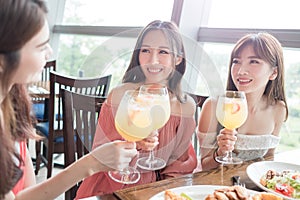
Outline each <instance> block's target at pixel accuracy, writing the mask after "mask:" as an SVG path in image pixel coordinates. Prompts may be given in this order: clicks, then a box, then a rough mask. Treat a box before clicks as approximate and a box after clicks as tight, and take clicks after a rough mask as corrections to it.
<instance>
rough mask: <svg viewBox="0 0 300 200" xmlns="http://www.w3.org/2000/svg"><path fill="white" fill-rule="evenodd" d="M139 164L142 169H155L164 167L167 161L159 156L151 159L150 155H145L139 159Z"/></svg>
mask: <svg viewBox="0 0 300 200" xmlns="http://www.w3.org/2000/svg"><path fill="white" fill-rule="evenodd" d="M137 166H138V167H139V168H141V169H145V170H151V171H153V170H158V169H162V168H164V167H165V166H166V162H165V161H164V160H163V159H161V158H157V157H154V159H153V160H151V161H150V160H149V158H148V157H145V158H140V159H138V160H137Z"/></svg>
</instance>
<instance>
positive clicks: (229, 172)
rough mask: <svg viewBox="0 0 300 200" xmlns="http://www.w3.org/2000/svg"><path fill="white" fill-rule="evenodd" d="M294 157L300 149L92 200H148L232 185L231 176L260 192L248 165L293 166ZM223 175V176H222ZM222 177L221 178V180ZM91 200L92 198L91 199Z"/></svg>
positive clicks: (127, 189)
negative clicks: (185, 188) (269, 162)
mask: <svg viewBox="0 0 300 200" xmlns="http://www.w3.org/2000/svg"><path fill="white" fill-rule="evenodd" d="M295 155H298V156H297V158H298V157H299V155H300V149H297V150H293V151H288V152H283V153H279V154H275V156H274V157H268V158H264V159H256V160H253V161H247V162H244V163H243V164H240V165H227V166H223V167H221V166H220V167H219V168H217V169H214V170H210V171H202V172H198V173H195V174H189V175H185V176H181V177H177V178H172V179H168V180H162V181H158V182H154V183H149V184H144V185H139V186H135V187H131V188H126V189H122V190H118V191H116V192H114V194H111V195H105V196H100V197H97V198H94V199H100V200H108V199H111V200H118V199H121V200H145V199H149V198H150V197H152V196H153V195H155V194H157V193H159V192H162V191H164V190H166V189H170V188H175V187H181V186H191V185H226V186H231V185H232V180H231V178H232V176H240V177H241V182H243V183H245V184H246V187H247V188H248V189H252V190H256V191H261V189H260V188H258V187H257V186H256V185H255V184H254V183H253V182H252V181H251V180H250V179H249V178H248V176H247V174H246V168H247V167H248V165H250V164H252V163H254V162H257V161H262V160H275V161H282V162H289V163H293V164H299V165H300V161H299V160H297V159H295V158H296V157H295ZM222 175H223V176H222ZM222 177H223V178H222ZM91 199H92V198H91Z"/></svg>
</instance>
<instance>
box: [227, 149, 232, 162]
mask: <svg viewBox="0 0 300 200" xmlns="http://www.w3.org/2000/svg"><path fill="white" fill-rule="evenodd" d="M227 158H228V160H232V151H228V152H227Z"/></svg>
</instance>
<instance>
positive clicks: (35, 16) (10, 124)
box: [0, 0, 47, 199]
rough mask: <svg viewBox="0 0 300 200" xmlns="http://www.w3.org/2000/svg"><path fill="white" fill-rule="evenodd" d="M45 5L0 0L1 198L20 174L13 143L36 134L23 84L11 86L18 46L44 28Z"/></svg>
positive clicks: (33, 1) (36, 1)
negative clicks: (14, 158)
mask: <svg viewBox="0 0 300 200" xmlns="http://www.w3.org/2000/svg"><path fill="white" fill-rule="evenodd" d="M46 13H47V9H46V4H45V2H44V1H40V0H0V18H1V23H0V82H1V84H0V103H1V110H0V142H1V143H0V166H1V178H0V199H3V198H4V196H5V194H6V193H7V192H9V191H10V190H11V189H12V188H13V187H14V185H15V184H16V183H17V181H18V180H19V178H20V177H21V175H22V174H21V172H20V169H19V168H18V166H17V165H16V163H15V162H14V160H13V157H16V158H17V159H19V161H20V163H21V164H22V163H23V161H22V160H21V158H20V156H19V155H18V154H17V153H16V152H15V149H14V142H15V141H19V140H25V139H27V138H31V137H35V131H34V129H33V127H32V118H31V116H30V110H31V101H30V98H29V97H28V94H27V91H26V87H25V86H24V85H14V86H12V87H11V86H10V84H11V78H12V76H13V74H14V73H15V72H16V70H17V68H18V67H19V62H20V49H21V48H22V47H23V46H24V45H25V44H26V43H27V42H28V41H29V40H30V39H31V38H32V37H33V36H35V35H36V34H37V33H38V32H39V31H40V30H41V28H42V27H43V25H44V23H45V19H46V18H45V17H46V16H45V15H46Z"/></svg>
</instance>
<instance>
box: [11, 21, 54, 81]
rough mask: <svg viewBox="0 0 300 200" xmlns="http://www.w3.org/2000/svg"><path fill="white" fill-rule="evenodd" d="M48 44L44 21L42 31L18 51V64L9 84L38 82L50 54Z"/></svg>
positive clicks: (46, 24)
mask: <svg viewBox="0 0 300 200" xmlns="http://www.w3.org/2000/svg"><path fill="white" fill-rule="evenodd" d="M48 42H49V28H48V23H47V21H45V23H44V26H43V27H42V29H41V30H40V31H39V32H38V33H37V34H36V35H35V36H34V37H33V38H31V39H30V40H29V41H28V42H27V43H26V44H25V45H24V46H23V47H22V49H21V50H20V55H21V57H20V63H19V67H18V69H17V70H16V72H15V74H14V76H13V79H12V83H11V84H16V83H20V84H24V83H25V84H26V83H30V82H35V81H39V80H40V75H41V72H42V70H43V68H44V66H45V64H46V61H47V60H48V59H49V57H50V55H51V54H52V49H51V47H50V46H49V44H48Z"/></svg>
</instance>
